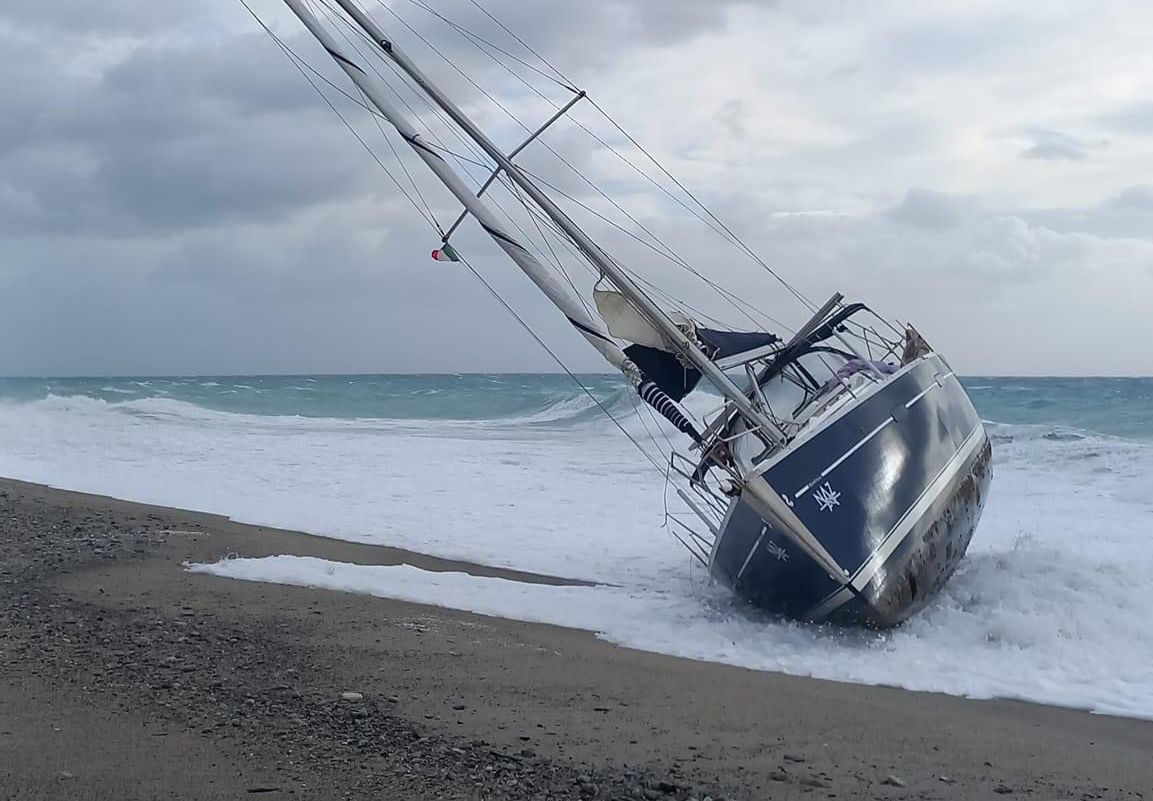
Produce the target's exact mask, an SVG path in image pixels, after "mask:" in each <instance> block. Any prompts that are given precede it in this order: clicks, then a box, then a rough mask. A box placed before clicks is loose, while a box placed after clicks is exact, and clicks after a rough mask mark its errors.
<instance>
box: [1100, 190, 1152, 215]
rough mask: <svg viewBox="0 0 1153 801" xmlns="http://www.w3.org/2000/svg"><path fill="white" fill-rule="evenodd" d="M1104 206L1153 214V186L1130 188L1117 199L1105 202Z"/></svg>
mask: <svg viewBox="0 0 1153 801" xmlns="http://www.w3.org/2000/svg"><path fill="white" fill-rule="evenodd" d="M1105 205H1106V206H1112V207H1113V208H1118V209H1133V210H1135V211H1143V212H1150V213H1153V185H1150V184H1143V185H1141V186H1130V187H1128V188H1127V189H1125V190H1123V191H1122V192H1121V194H1119V195H1117V197H1114V198H1110V199H1109V200H1107V201H1106V202H1105Z"/></svg>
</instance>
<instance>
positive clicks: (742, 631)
mask: <svg viewBox="0 0 1153 801" xmlns="http://www.w3.org/2000/svg"><path fill="white" fill-rule="evenodd" d="M459 380H462V379H457V378H454V377H440V378H438V379H436V380H435V381H431V382H430V383H429V384H428V385H427V386H426V388H428V389H439V390H444V391H442V392H438V393H429V394H426V395H424V396H421V397H423V399H424V400H423V401H421V402H422V403H430V404H439V405H437V406H435V407H434V408H433V407H430V408H433V411H434V412H435V413H436V414H443V413H445V412H447V411H451V412H452V413H453V414H455V415H458V416H457V417H441V418H437V417H435V415H434V416H430V417H425V418H420V417H418V416H414V415H413V413H412V412H413V410H414V409H415V410H417V411H419V408H420V407H414V406H412V403H413V402H412V401H411V399H409V398H408V397H407V396H405V397H403V398H401V399H400V400H387V401H386V400H381V399H380V398H376V397H375V396H374V395H373V393H374V392H377V393H380V392H385V390H386V389H387V391H388V392H389V393H393V394H394V395H396V396H397V397H399V396H400V395H401V394H403V392H407V391H409V390H411V389H413V388H420V387H421V384H420V382H419V381H416V380H415V379H412V380H409V379H406V381H407V383H405V384H404V386H403V387H402V389H397V388H396V387H395V386H392V385H386V383H383V382H381V381H379V380H376V379H371V378H370V379H357V380H356V382H354V384H352V385H351V389H349V390H347V392H349V393H352V396H350V397H348V398H344V397H342V396H340V394H339V392H338V391H337V390H336V389H335V388H334V385H333V384H332V382H331V381H330V380H328V379H317V380H313V381H308V382H304V381H303V380H302V379H300V378H295V379H285V380H283V381H282V384H283V388H282V389H276V388H270V384H269V383H268V382H265V383H261V382H260V380H258V379H253V378H246V379H244V380H243V383H245V384H246V385H248V386H256V387H258V388H262V389H264V390H265V391H264V392H262V393H259V397H257V394H256V393H248V395H249V396H250V397H248V398H247V399H246V400H244V401H231V400H228V398H229V397H230V396H229V395H227V393H228V392H229V391H231V390H233V389H234V387H235V386H236V385H237V384H238V383H239V382H236V381H230V380H227V379H220V378H217V379H213V381H212V383H215V384H218V385H219V386H217V387H209V388H205V387H204V386H203V383H207V382H203V383H199V384H198V383H197V382H184V383H181V384H180V385H179V386H178V385H177V382H175V381H174V380H168V379H149V380H148V382H136V383H129V382H121V383H110V380H109V379H100V380H99V381H98V382H96V383H93V384H91V385H89V389H87V390H84V393H86V394H84V393H81V392H78V391H77V388H78V385H77V384H75V383H74V384H71V385H69V384H56V385H53V386H52V387H51V388H50V391H49V390H45V389H43V388H41V389H37V390H36V391H30V390H26V389H23V390H21V392H23V393H24V394H23V395H19V393H17V395H18V397H17V396H13V397H12V398H11V399H9V400H6V401H0V441H2V442H3V443H4V448H3V450H2V451H0V475H6V476H11V477H14V478H21V479H26V480H31V481H39V482H43V483H46V484H51V485H54V486H60V487H65V488H69V489H76V490H82V491H87V492H95V493H103V494H108V495H113V496H117V497H122V498H127V499H131V500H138V501H144V502H150V503H157V504H166V505H172V506H180V507H185V508H192V509H199V510H204V511H211V512H217V513H221V514H226V515H229V516H231V517H233V518H235V519H238V520H242V521H247V522H254V523H262V524H267V525H274V526H281V527H287V528H294V529H303V530H306V531H311V532H314V533H317V534H321V535H325V536H330V537H337V538H342V539H347V540H353V541H358V542H367V543H382V544H388V545H395V546H400V547H405V548H410V549H413V550H417V551H425V552H429V553H433V554H437V555H441V556H446V557H458V558H464V559H471V560H475V561H479V562H485V563H489V564H494V565H500V566H506V567H512V568H519V569H523V570H530V571H537V572H544V573H554V574H558V575H565V576H572V577H574V578H584V579H591V580H594V581H599V582H603V583H604V584H607V585H611V586H599V587H593V588H573V587H567V588H565V587H562V588H555V587H542V586H532V585H523V584H519V583H517V582H507V581H501V580H495V579H494V580H488V579H478V578H475V577H471V576H450V575H446V574H429V573H425V572H423V571H418V570H416V569H415V568H392V567H361V566H355V565H341V564H334V563H324V562H320V561H318V560H301V559H296V558H292V557H275V558H271V559H268V560H234V561H230V562H224V563H220V564H217V565H210V566H202V567H200V568H197V569H200V570H205V571H209V572H214V573H217V574H220V575H228V576H232V577H235V578H243V579H249V580H264V581H281V582H287V583H294V584H305V585H310V586H318V587H328V588H332V589H340V590H346V591H353V592H365V593H370V594H375V595H380V596H384V597H393V598H401V599H408V600H413V601H419V602H421V603H431V604H439V605H444V606H450V607H457V608H462V609H466V610H472V611H478V612H482V613H485V614H492V615H500V616H507V617H513V618H522V619H532V620H538V621H542V622H549V623H556V624H560V625H566V626H576V627H580V628H587V629H589V630H592V631H596V632H598V633H600V635H601V636H603V637H605V638H606V639H609V640H611V641H613V642H616V643H621V644H625V645H629V646H633V647H637V648H645V649H650V650H654V651H660V652H664V653H669V654H675V655H680V656H686V657H691V658H695V659H706V660H713V661H720V662H726V663H730V664H735V665H741V666H745V667H750V668H756V669H765V670H781V671H786V672H789V673H794V674H799V675H812V676H819V677H824V678H831V679H839V680H844V681H855V682H863V683H870V684H887V685H895V686H901V687H907V688H911V689H919V690H934V691H940V692H946V693H953V694H958V695H969V696H974V697H1012V698H1023V699H1028V700H1033V701H1041V702H1046V703H1054V704H1061V705H1067V706H1076V707H1083V708H1088V709H1094V710H1098V711H1102V712H1111V713H1117V714H1125V715H1134V716H1143V717H1153V671H1150V670H1149V665H1150V664H1153V627H1150V626H1148V623H1147V620H1148V613H1147V612H1146V611H1145V609H1146V606H1147V603H1146V597H1145V591H1144V590H1145V586H1146V584H1147V577H1148V575H1149V574H1150V570H1151V569H1153V541H1151V539H1150V529H1151V527H1153V501H1151V499H1153V479H1150V476H1153V444H1150V443H1149V442H1145V441H1138V440H1135V439H1132V438H1129V439H1125V438H1121V437H1118V436H1109V435H1106V434H1101V433H1093V432H1091V431H1088V430H1085V429H1083V428H1078V427H1077V426H1075V425H1071V424H1069V423H1068V422H1064V421H1044V422H1026V421H1025V420H1026V419H1027V414H1028V412H1027V404H1028V402H1029V401H1028V399H1029V393H1030V392H1034V394H1036V393H1035V388H1030V387H1031V385H1029V384H1028V383H1024V384H1022V383H1019V382H1015V383H1012V384H1007V388H1008V389H1009V391H1008V392H1007V393H1006V394H1004V395H1000V396H997V398H995V399H993V400H991V401H988V399H987V401H988V402H987V403H985V405H983V406H982V411H983V412H985V413H986V415H988V414H989V412H987V411H985V409H986V407H993V408H999V410H1000V411H1002V412H1004V416H1006V417H1013V418H1014V419H1015V422H1013V423H1012V424H1009V425H1006V424H990V426H989V428H990V433H991V434H992V437H993V440H994V453H995V463H994V471H995V472H994V476H995V477H994V483H993V488H992V492H991V495H990V499H989V504H988V507H987V509H986V512H985V516H984V519H983V522H982V524H981V526H980V528H979V529H978V531H977V534H976V537H975V539H974V541H973V544H972V547H971V549H970V553H969V556H968V558H967V559H966V560H965V561H964V563H963V565H962V568H961V570H960V571H959V572H958V574H957V575H956V576H955V577H954V579H953V581H952V582H951V583H950V584H949V585H948V587H947V588H946V590H945V591H944V592H943V593H942V594H941V595H940V596H939V597H938V598H937V599H936V600H935V601H934V602H933V603H932V604H931V605H930V606H929V608H928V609H926V610H925V611H924V612H923V613H921V614H920V615H918V616H917V617H916V618H914V619H913V620H911V621H909V622H908V623H907V624H906V625H905V626H903V627H901V628H900V629H898V630H896V631H892V632H887V633H882V634H876V633H865V632H844V631H834V630H827V629H821V628H814V627H811V626H803V625H798V624H793V623H782V622H776V621H769V620H764V619H760V618H757V617H756V616H755V615H751V614H749V613H748V612H747V611H745V610H743V609H742V608H740V607H738V606H736V605H734V604H733V603H732V602H731V601H730V599H728V597H727V596H726V595H725V594H724V593H723V592H721V591H720V590H718V589H717V588H715V587H712V586H710V585H709V584H708V582H707V580H706V578H705V577H704V575H703V571H702V570H701V569H700V568H699V567H694V566H693V564H692V562H691V561H690V559H689V557H688V556H687V555H686V554H685V553H684V551H683V550H682V549H681V548H680V547H679V546H678V545H677V544H676V543H675V542H674V540H673V538H672V537H671V535H670V534H669V533H668V531H667V530H666V529H664V528H663V527H662V523H663V495H664V485H663V477H662V476H661V474H660V473H659V472H658V471H656V470H654V469H653V468H652V466H651V465H649V464H648V462H647V461H646V460H645V459H644V458H643V457H641V456H640V455H638V454H637V453H636V451H635V450H634V446H633V443H631V442H630V441H629V440H628V439H626V438H625V437H624V436H623V435H622V434H621V433H620V431H619V430H618V429H617V428H616V427H615V426H614V425H613V424H611V423H609V422H607V421H604V420H603V419H601V418H599V417H597V416H596V415H594V414H590V413H589V411H590V409H591V410H592V411H594V412H595V411H596V410H597V406H598V403H606V404H609V406H610V408H612V409H613V410H614V415H615V416H616V417H617V418H618V420H619V421H620V422H621V423H622V424H623V425H624V427H625V428H626V430H627V431H629V432H630V433H631V434H632V435H633V436H634V438H635V439H637V440H638V441H639V442H641V443H642V444H646V443H647V444H648V445H650V446H652V444H653V443H652V442H649V441H648V440H647V439H646V436H647V435H650V434H651V435H652V436H653V438H654V439H657V440H658V441H659V439H660V438H661V437H663V436H664V434H665V433H667V431H654V430H653V429H652V425H653V424H652V422H651V421H650V420H648V419H647V418H644V419H642V418H640V417H639V416H637V415H635V413H633V412H631V411H630V410H631V405H626V404H627V401H626V400H623V399H621V398H620V397H619V396H618V395H616V394H615V393H617V392H618V389H619V388H618V387H617V386H615V385H612V384H604V385H602V386H600V387H599V388H598V391H597V393H596V401H594V400H593V399H590V398H588V396H587V395H584V394H583V393H579V394H573V393H571V392H570V393H569V394H568V395H567V396H565V395H564V394H563V393H562V392H560V390H559V389H558V388H557V385H555V384H544V385H542V386H533V385H532V379H531V377H508V378H502V379H496V378H492V379H491V380H490V379H485V381H480V380H479V379H478V380H477V382H476V385H475V386H474V385H473V384H470V385H469V389H468V392H474V391H477V389H476V387H477V386H481V385H483V386H488V387H490V388H495V389H492V391H507V392H523V393H525V396H524V397H509V398H498V399H483V400H484V402H485V403H491V404H493V405H492V406H491V407H489V408H487V409H486V411H485V412H484V413H483V415H482V416H481V419H475V420H468V419H465V418H463V417H460V416H459V415H460V414H461V410H462V409H464V408H465V405H464V401H463V400H462V399H461V398H459V397H458V398H455V399H454V398H452V397H450V396H451V394H452V390H451V387H452V386H453V385H454V383H453V382H455V381H459ZM549 380H550V381H552V379H549ZM373 381H376V383H372V382H373ZM145 383H147V384H148V385H149V386H145ZM302 383H308V384H310V386H315V387H317V391H316V392H300V393H299V395H295V394H285V393H293V392H296V390H293V389H292V387H294V386H295V387H300V386H301V385H302ZM466 383H467V382H466ZM522 385H523V386H522ZM365 386H374V387H376V389H373V390H366V389H364V387H365ZM979 386H982V387H984V386H992V387H995V386H996V384H993V383H990V382H989V381H987V380H986V381H982V382H981V383H980V384H979ZM106 387H111V388H114V389H118V388H129V387H133V388H134V389H135V391H137V392H139V393H140V394H141V396H140V397H129V396H127V395H124V394H123V393H112V394H110V395H105V396H103V397H101V396H100V390H101V389H102V388H106ZM501 387H504V389H500V388H501ZM1019 387H1025V389H1024V390H1022V389H1019ZM402 390H403V392H402ZM206 391H211V392H212V393H213V395H212V400H211V401H210V402H209V401H205V400H203V398H201V397H200V396H197V395H193V394H189V393H196V392H206ZM990 391H992V390H981V391H979V392H977V393H976V396H977V399H978V403H982V401H981V396H982V393H988V392H990ZM164 393H167V396H162V395H163V394H164ZM358 393H359V394H358ZM2 394H3V393H2V392H0V395H2ZM304 396H324V398H326V400H325V401H324V402H325V403H330V404H335V403H339V404H343V405H342V406H341V407H340V408H342V409H345V410H346V413H344V414H343V415H342V416H330V417H325V416H320V415H318V414H317V413H316V411H317V408H318V407H317V406H316V405H315V404H316V403H317V401H311V400H303V399H302V398H303V397H304ZM231 397H235V396H231ZM390 397H391V396H390ZM1017 397H1020V398H1022V400H1021V401H1020V402H1019V403H1018V402H1017V401H1014V400H1012V398H1017ZM1006 398H1010V400H1006ZM708 401H709V399H708V398H707V397H706V398H705V401H702V403H705V402H708ZM994 401H995V402H994ZM386 402H387V403H388V404H396V405H395V408H396V409H398V410H400V411H398V412H397V415H398V416H392V417H390V416H386V415H384V414H383V413H382V409H384V405H383V404H386ZM229 403H237V404H241V403H243V404H247V405H242V406H238V407H236V408H230V407H228V406H227V405H228V404H229ZM998 404H1000V407H998ZM1013 404H1016V405H1013ZM222 406H223V407H225V408H221V407H222ZM498 407H499V410H503V411H501V413H499V414H498V413H496V410H497V409H498ZM389 408H393V407H389ZM702 409H703V407H702ZM366 410H367V411H374V410H375V411H374V414H375V416H374V415H373V414H364V412H365V411H366ZM1051 411H1052V407H1049V409H1048V411H1047V412H1046V413H1049V412H1051ZM1034 414H1038V413H1036V412H1034ZM1079 414H1085V413H1084V411H1083V410H1082V411H1081V412H1079ZM1100 414H1101V415H1102V416H1105V415H1104V411H1103V410H1101V411H1100ZM484 415H487V416H484ZM1033 419H1034V420H1036V418H1033ZM646 424H647V426H648V427H646ZM1124 425H1125V426H1127V427H1130V428H1132V427H1133V426H1135V425H1136V423H1135V422H1134V418H1133V416H1132V415H1130V416H1129V417H1126V418H1125V422H1124Z"/></svg>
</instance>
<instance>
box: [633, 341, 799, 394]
mask: <svg viewBox="0 0 1153 801" xmlns="http://www.w3.org/2000/svg"><path fill="white" fill-rule="evenodd" d="M697 338H698V339H699V340H700V342H701V344H702V345H704V351H705V353H706V354H707V355H708V356H709V358H710V359H723V358H725V357H726V356H735V355H736V354H738V353H744V352H745V351H747V350H752V349H753V348H760V347H764V346H765V345H772V344H773V343H774V342H779V341H780V337H778V336H777V335H776V334H770V333H767V332H743V331H716V330H714V329H711V328H698V329H697ZM625 355H626V356H628V357H629V358H630V359H632V361H633V363H634V364H635V365H636V366H637V367H639V368H640V371H641V372H642V373H644V375H645V377H646V378H648V379H649V380H650V381H652V382H653V383H654V384H656V385H657V386H658V387H660V388H661V389H662V390H664V392H665V394H667V395H668V396H669V397H670V398H672V399H673V400H675V401H679V400H681V399H683V398H684V397H685V395H688V394H689V393H690V392H692V391H693V389H695V388H696V386H697V384H698V383H699V382H700V380H701V374H700V373H699V372H698V371H697V370H696V369H695V368H693V367H691V366H686V365H684V364H682V363H681V360H680V358H679V357H677V355H676V354H674V353H669V352H668V351H667V350H661V349H660V348H652V347H649V346H648V345H629V346H628V347H627V348H625Z"/></svg>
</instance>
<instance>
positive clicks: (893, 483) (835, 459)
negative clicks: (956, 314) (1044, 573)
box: [709, 354, 991, 628]
mask: <svg viewBox="0 0 1153 801" xmlns="http://www.w3.org/2000/svg"><path fill="white" fill-rule="evenodd" d="M990 458H991V450H990V446H989V439H988V436H987V435H986V433H985V429H984V426H983V425H982V424H981V420H980V418H979V417H978V416H977V412H976V409H974V408H973V404H972V402H971V401H970V400H969V396H968V395H967V394H966V393H965V390H964V388H963V387H962V386H961V384H960V382H959V381H958V380H957V377H956V376H955V375H954V374H953V372H952V370H951V369H950V368H949V367H948V365H947V364H945V362H944V361H943V360H942V359H941V358H940V357H939V356H937V355H936V354H930V355H929V356H927V357H925V358H923V359H920V360H918V361H917V362H915V363H913V364H912V365H909V366H908V367H906V368H904V369H903V370H902V371H901V372H900V373H898V374H897V375H895V376H894V377H892V378H891V379H890V380H888V381H886V382H885V383H884V384H883V385H881V386H880V387H879V389H878V390H877V391H876V392H875V393H874V394H872V395H871V396H869V397H866V398H863V399H862V400H859V401H857V402H855V403H854V404H853V405H851V406H850V407H848V408H847V410H844V411H842V412H840V413H839V414H838V415H836V416H834V417H833V418H832V419H830V420H829V421H827V422H825V423H823V424H821V427H820V429H819V430H818V431H817V432H816V433H815V434H813V435H812V436H811V437H809V438H808V439H807V440H805V441H804V442H801V443H800V444H798V445H796V446H794V447H792V448H790V449H788V450H787V451H786V452H784V453H783V454H782V455H781V456H780V457H778V458H777V459H776V460H775V461H773V462H771V463H770V464H769V465H768V467H767V469H765V470H764V472H763V475H764V477H765V479H766V481H768V483H769V485H770V486H771V487H773V489H774V490H776V491H777V492H778V493H780V495H781V496H782V498H784V499H785V501H786V503H788V504H789V505H790V506H791V507H792V509H793V511H794V512H795V513H796V515H797V517H798V518H800V519H801V521H802V522H803V523H804V524H805V525H806V526H807V527H808V528H809V530H810V531H811V532H812V533H813V535H814V536H815V537H816V538H817V539H818V540H819V541H820V543H821V544H822V545H823V546H824V547H825V549H826V550H828V552H829V553H830V554H831V555H832V556H833V557H834V558H835V559H836V561H837V562H838V563H839V564H840V565H841V566H842V567H843V568H845V570H846V572H847V573H848V576H847V577H846V580H847V583H845V582H838V581H836V580H834V579H833V578H831V577H830V576H829V575H828V573H827V572H826V571H825V570H824V569H822V568H821V567H820V566H819V565H817V563H816V562H814V561H813V560H812V559H810V558H809V556H808V555H806V554H805V553H804V552H803V551H802V550H800V548H798V547H797V546H796V545H795V544H794V543H793V541H792V540H790V539H789V538H788V537H787V536H785V535H784V534H783V533H782V532H780V531H776V530H774V528H773V526H772V525H771V524H769V523H767V522H765V520H764V519H762V517H761V516H760V515H759V514H758V513H757V512H756V511H754V509H753V507H752V506H751V505H750V503H748V502H747V501H746V500H744V499H743V498H740V497H738V498H737V499H735V500H734V501H733V502H732V505H731V506H730V508H729V510H728V514H727V515H726V517H725V520H724V523H723V524H722V528H721V531H720V534H719V536H718V537H717V538H716V542H715V544H714V547H713V552H712V555H711V557H710V564H709V569H710V573H711V574H712V575H713V576H714V577H715V578H716V579H718V580H719V581H720V582H721V583H723V584H725V585H726V586H728V587H729V588H730V589H732V591H733V592H734V593H735V594H736V595H738V596H739V597H741V598H743V599H745V600H746V601H748V602H749V603H750V604H752V605H753V606H755V607H757V608H759V609H762V610H765V611H767V612H770V613H773V614H780V615H784V616H787V617H791V618H797V619H802V620H811V621H817V622H830V623H835V624H842V625H854V626H868V627H875V628H887V627H891V626H895V625H897V624H899V623H900V622H902V621H903V620H905V619H906V618H908V617H909V616H910V615H912V614H914V613H915V612H917V611H918V610H919V609H921V608H922V607H923V606H924V605H925V604H926V603H927V602H928V601H929V600H930V599H931V598H932V597H933V596H934V595H936V594H937V592H938V591H939V590H940V589H941V588H942V587H943V586H944V584H945V582H946V581H947V580H948V579H949V577H950V576H951V575H952V574H953V571H954V570H956V568H957V565H958V564H959V563H960V561H961V558H962V557H963V556H964V554H965V551H966V549H967V548H968V545H969V540H970V539H971V538H972V536H973V530H974V529H975V528H976V526H977V522H978V520H979V519H980V517H981V510H982V508H983V507H984V503H985V497H986V495H987V493H988V488H989V481H990V478H991V471H990Z"/></svg>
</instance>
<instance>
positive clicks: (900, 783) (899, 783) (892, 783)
mask: <svg viewBox="0 0 1153 801" xmlns="http://www.w3.org/2000/svg"><path fill="white" fill-rule="evenodd" d="M881 784H885V785H888V786H889V787H905V786H907V785H906V783H905V780H904V779H902V778H901V777H900V776H895V775H893V774H892V773H890V774H889V775H888V776H886V777H885V778H884V779H883V780H882V781H881Z"/></svg>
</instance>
